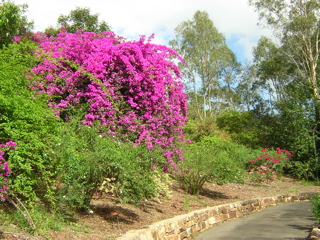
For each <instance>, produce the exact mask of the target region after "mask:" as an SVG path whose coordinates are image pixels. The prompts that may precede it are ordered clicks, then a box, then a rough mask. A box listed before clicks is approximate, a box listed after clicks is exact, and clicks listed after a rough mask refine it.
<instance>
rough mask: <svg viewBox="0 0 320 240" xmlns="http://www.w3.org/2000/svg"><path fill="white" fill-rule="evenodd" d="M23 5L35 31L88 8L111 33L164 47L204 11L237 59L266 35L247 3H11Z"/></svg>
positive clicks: (108, 0)
mask: <svg viewBox="0 0 320 240" xmlns="http://www.w3.org/2000/svg"><path fill="white" fill-rule="evenodd" d="M12 1H13V2H14V3H16V4H23V3H27V4H28V6H29V9H28V12H27V15H28V19H29V20H33V21H34V23H35V29H34V30H35V31H43V30H44V29H45V28H46V27H48V26H50V25H51V26H55V25H56V23H57V19H58V17H59V15H60V14H64V15H66V14H69V12H70V11H71V10H74V9H75V8H76V7H77V6H78V7H89V8H90V10H91V13H93V14H95V13H98V14H99V19H100V20H104V21H106V22H107V23H108V24H109V25H110V26H111V27H112V30H113V31H114V32H115V33H116V34H118V35H121V36H123V37H126V38H130V39H138V38H139V36H140V35H146V36H150V35H151V34H153V33H154V34H155V39H154V41H153V43H157V44H163V45H168V41H169V40H170V39H173V38H174V29H175V28H176V27H177V26H178V25H179V24H180V23H181V22H182V21H186V20H189V19H192V17H193V15H194V13H195V12H196V11H197V10H201V11H206V12H208V14H209V16H210V18H211V20H212V21H213V22H214V24H215V26H216V27H217V28H218V30H219V31H220V32H221V33H222V34H224V36H225V37H226V39H227V44H228V46H229V47H230V48H231V49H232V50H233V51H234V52H235V54H236V55H237V58H238V60H240V61H241V62H245V61H246V60H248V61H251V60H252V48H253V47H254V46H255V45H256V44H257V42H258V40H259V38H260V36H261V35H267V36H270V32H269V31H267V30H263V29H261V28H259V27H258V26H257V22H258V16H257V14H256V13H255V12H254V8H253V7H250V6H249V5H248V0H161V1H159V0H157V1H154V0H117V1H115V0H54V1H44V0H12Z"/></svg>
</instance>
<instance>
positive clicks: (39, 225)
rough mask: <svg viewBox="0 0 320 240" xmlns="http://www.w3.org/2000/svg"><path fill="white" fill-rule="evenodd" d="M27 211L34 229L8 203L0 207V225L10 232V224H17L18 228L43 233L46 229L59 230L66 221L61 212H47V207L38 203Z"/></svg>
mask: <svg viewBox="0 0 320 240" xmlns="http://www.w3.org/2000/svg"><path fill="white" fill-rule="evenodd" d="M29 213H30V216H31V218H32V219H33V222H34V225H35V229H32V228H30V225H29V224H28V222H27V221H26V219H25V218H24V217H23V216H22V215H21V213H20V212H19V211H18V210H17V209H15V208H14V207H13V206H11V205H9V204H3V205H2V206H1V208H0V214H1V224H0V227H3V228H5V229H7V231H9V232H10V227H11V226H12V225H16V226H19V228H20V229H24V230H26V231H29V232H31V233H33V232H34V231H36V232H37V233H40V234H41V235H42V234H45V232H46V231H48V230H54V231H59V230H61V229H62V228H63V227H64V226H66V225H67V224H68V223H67V221H66V219H65V216H64V215H63V214H59V213H57V212H49V211H48V209H47V208H46V207H45V206H43V205H40V204H37V206H35V207H33V208H30V209H29Z"/></svg>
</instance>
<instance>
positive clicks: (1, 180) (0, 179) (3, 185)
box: [0, 141, 17, 202]
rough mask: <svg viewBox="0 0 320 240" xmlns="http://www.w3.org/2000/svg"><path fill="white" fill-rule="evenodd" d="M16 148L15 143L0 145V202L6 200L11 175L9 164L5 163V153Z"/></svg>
mask: <svg viewBox="0 0 320 240" xmlns="http://www.w3.org/2000/svg"><path fill="white" fill-rule="evenodd" d="M16 147H17V144H16V143H15V142H12V141H9V142H6V143H5V144H0V201H2V202H4V201H5V200H6V194H7V190H8V189H9V183H8V177H9V175H10V174H11V169H10V168H9V163H8V161H6V152H7V151H10V150H14V149H15V148H16Z"/></svg>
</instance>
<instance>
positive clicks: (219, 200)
mask: <svg viewBox="0 0 320 240" xmlns="http://www.w3.org/2000/svg"><path fill="white" fill-rule="evenodd" d="M176 186H177V185H176V184H172V186H171V195H172V197H171V198H170V199H162V200H161V202H156V201H146V202H143V203H142V204H141V205H140V206H134V205H130V204H117V203H115V201H114V199H113V198H112V197H111V196H97V197H96V198H95V199H94V200H93V201H92V208H91V209H92V211H93V213H91V214H89V213H88V214H84V215H81V216H79V217H78V219H77V222H76V223H75V224H74V225H72V226H67V227H66V228H65V229H63V230H62V231H59V232H46V233H42V234H41V235H28V234H26V233H23V232H19V231H17V230H14V228H15V226H14V225H13V226H11V228H6V229H5V230H6V231H4V229H2V227H1V224H0V239H15V240H17V239H37V240H42V239H54V240H62V239H83V240H84V239H86V240H87V239H115V238H116V237H118V236H120V235H122V234H124V233H126V232H127V231H129V230H132V229H139V228H143V227H146V226H148V225H150V224H152V223H155V222H157V221H160V220H163V219H168V218H171V217H173V216H176V215H180V214H185V213H187V212H190V211H193V210H197V209H201V208H205V207H206V206H215V205H220V204H224V203H231V202H238V201H242V200H248V199H254V198H257V197H268V196H277V195H282V194H288V193H298V192H319V193H320V187H319V186H310V185H306V184H302V183H301V182H299V181H296V180H293V179H290V178H282V179H281V180H276V181H273V182H270V183H263V184H252V183H245V184H236V183H229V184H225V185H222V186H218V185H214V184H205V186H204V189H203V191H202V192H201V194H200V195H199V196H191V195H188V194H186V193H185V192H184V191H183V190H181V189H180V188H179V187H176Z"/></svg>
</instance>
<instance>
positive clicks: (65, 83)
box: [31, 31, 187, 160]
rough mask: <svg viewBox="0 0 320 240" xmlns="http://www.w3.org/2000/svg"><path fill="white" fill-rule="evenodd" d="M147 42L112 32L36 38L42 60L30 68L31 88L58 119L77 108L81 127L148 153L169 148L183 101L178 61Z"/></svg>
mask: <svg viewBox="0 0 320 240" xmlns="http://www.w3.org/2000/svg"><path fill="white" fill-rule="evenodd" d="M152 37H153V36H151V37H150V38H149V39H147V40H146V39H145V37H144V36H142V37H141V39H140V40H139V41H127V40H125V39H124V38H122V37H118V36H116V35H115V34H114V33H112V32H104V33H101V34H95V33H91V32H83V31H78V32H77V33H75V34H71V33H67V32H63V31H62V32H60V33H59V34H58V35H57V36H56V37H47V36H45V35H38V36H36V37H35V39H36V40H37V41H39V42H40V45H39V46H40V50H39V51H38V53H37V54H38V56H39V57H40V58H41V59H42V60H43V61H42V62H41V63H39V64H38V65H37V66H35V67H34V68H33V73H34V75H36V76H38V77H40V80H37V81H34V82H33V84H32V85H31V87H32V89H34V90H35V91H38V92H44V93H47V94H48V95H50V96H51V99H50V102H49V105H50V106H51V107H52V108H55V109H56V114H58V115H60V117H61V118H62V119H64V120H68V118H70V117H72V114H71V115H70V114H69V111H68V110H69V109H72V108H74V107H78V109H80V108H81V109H85V110H86V114H85V117H84V119H83V121H82V122H83V124H87V125H92V124H93V122H94V121H100V123H101V124H102V125H104V126H106V128H107V131H108V134H111V135H115V134H117V135H119V136H120V137H122V138H125V139H129V140H132V141H134V142H135V144H140V143H146V144H147V146H148V148H149V149H152V148H153V147H154V145H155V144H156V145H159V146H161V148H163V149H172V146H174V145H175V143H176V141H184V135H183V133H182V130H181V127H182V126H184V123H185V121H186V114H187V100H186V99H187V97H186V94H185V93H184V92H183V84H182V82H181V81H180V79H181V74H180V71H179V69H178V67H177V65H176V64H175V63H174V61H175V60H179V61H183V59H181V57H180V56H179V55H178V54H177V53H176V52H175V51H174V50H172V49H170V48H168V47H165V46H161V45H156V44H152V43H151V40H152ZM33 77H35V76H33ZM38 79H39V78H38ZM167 156H168V160H171V158H172V155H171V154H167Z"/></svg>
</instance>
